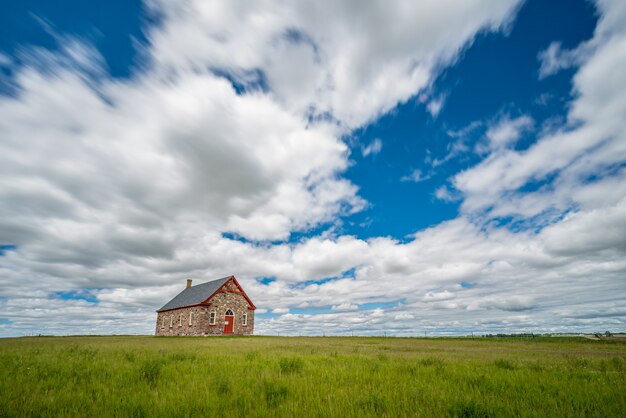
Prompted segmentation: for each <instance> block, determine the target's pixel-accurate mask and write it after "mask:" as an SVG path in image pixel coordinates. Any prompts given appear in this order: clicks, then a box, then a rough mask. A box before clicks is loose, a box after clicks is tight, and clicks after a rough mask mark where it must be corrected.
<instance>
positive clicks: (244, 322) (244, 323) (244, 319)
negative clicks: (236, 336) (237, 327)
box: [241, 312, 248, 327]
mask: <svg viewBox="0 0 626 418" xmlns="http://www.w3.org/2000/svg"><path fill="white" fill-rule="evenodd" d="M241 325H242V326H244V327H246V326H248V312H244V313H243V315H242V317H241Z"/></svg>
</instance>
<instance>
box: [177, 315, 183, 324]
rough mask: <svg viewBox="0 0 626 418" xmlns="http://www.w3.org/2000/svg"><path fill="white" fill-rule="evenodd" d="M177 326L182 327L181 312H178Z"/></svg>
mask: <svg viewBox="0 0 626 418" xmlns="http://www.w3.org/2000/svg"><path fill="white" fill-rule="evenodd" d="M178 326H179V327H182V326H183V314H182V313H181V314H179V315H178Z"/></svg>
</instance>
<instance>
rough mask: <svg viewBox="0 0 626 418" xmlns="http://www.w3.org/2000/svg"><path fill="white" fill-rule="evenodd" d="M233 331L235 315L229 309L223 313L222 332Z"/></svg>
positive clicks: (228, 332) (230, 332)
mask: <svg viewBox="0 0 626 418" xmlns="http://www.w3.org/2000/svg"><path fill="white" fill-rule="evenodd" d="M234 331H235V315H234V314H233V311H231V310H230V309H229V310H227V311H226V314H225V315H224V334H232V333H233V332H234Z"/></svg>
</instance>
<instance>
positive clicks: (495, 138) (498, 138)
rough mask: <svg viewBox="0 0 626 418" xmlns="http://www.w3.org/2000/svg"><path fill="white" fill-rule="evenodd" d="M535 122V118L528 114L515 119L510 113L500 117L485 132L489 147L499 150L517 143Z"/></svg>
mask: <svg viewBox="0 0 626 418" xmlns="http://www.w3.org/2000/svg"><path fill="white" fill-rule="evenodd" d="M533 124H534V121H533V119H532V118H531V117H530V116H528V115H522V116H519V117H517V118H514V119H511V118H510V116H508V115H507V116H504V117H502V118H500V119H499V120H498V121H497V122H496V123H494V124H492V125H491V126H489V128H488V129H487V133H486V134H485V135H486V137H487V140H488V141H489V148H490V149H491V150H497V149H501V148H506V147H510V146H512V145H515V143H516V142H517V141H518V140H519V139H520V137H521V136H522V133H524V132H525V131H528V130H530V129H531V128H532V127H533Z"/></svg>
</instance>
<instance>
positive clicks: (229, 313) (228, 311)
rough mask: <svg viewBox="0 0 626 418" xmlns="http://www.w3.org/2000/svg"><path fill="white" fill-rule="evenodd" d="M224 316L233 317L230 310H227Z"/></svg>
mask: <svg viewBox="0 0 626 418" xmlns="http://www.w3.org/2000/svg"><path fill="white" fill-rule="evenodd" d="M224 315H228V316H233V315H234V313H233V311H232V310H231V309H229V310H227V311H226V313H225V314H224Z"/></svg>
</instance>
